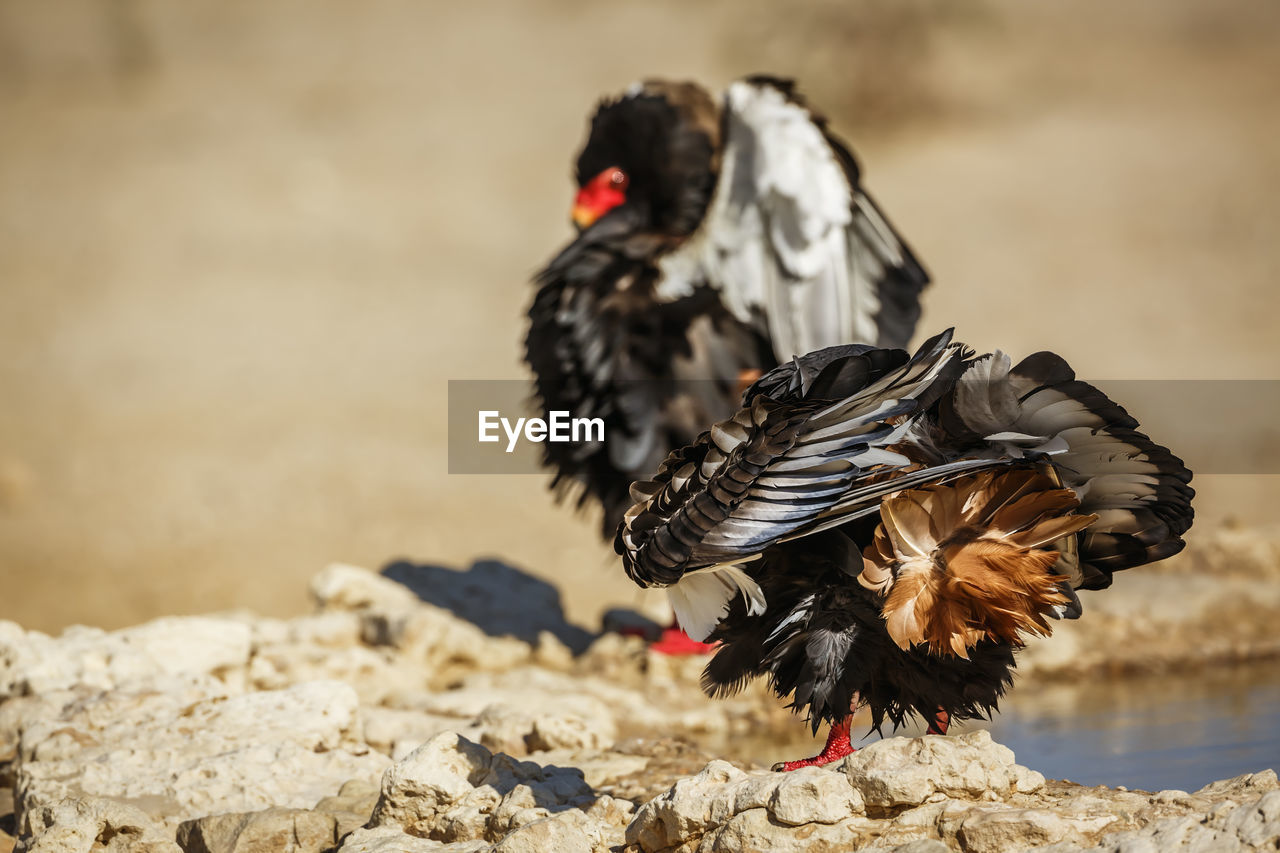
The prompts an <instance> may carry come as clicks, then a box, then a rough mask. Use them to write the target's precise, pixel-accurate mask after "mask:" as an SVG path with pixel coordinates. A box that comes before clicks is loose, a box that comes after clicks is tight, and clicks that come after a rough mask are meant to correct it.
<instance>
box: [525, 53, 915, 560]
mask: <svg viewBox="0 0 1280 853" xmlns="http://www.w3.org/2000/svg"><path fill="white" fill-rule="evenodd" d="M574 177H575V181H576V185H577V192H576V196H575V199H574V203H573V208H572V219H573V222H574V224H575V225H576V226H577V228H578V233H577V236H576V237H575V238H574V239H573V240H572V242H570V243H569V244H568V245H567V246H565V247H564V248H563V249H562V250H561V251H560V252H558V253H557V254H556V255H555V256H554V257H553V258H552V260H551V261H550V262H549V263H547V264H546V266H545V267H544V268H543V269H542V270H541V271H540V272H538V273H537V274H536V276H535V279H534V280H535V284H536V293H535V295H534V298H533V302H532V304H531V306H530V308H529V326H528V332H527V335H526V338H525V360H526V362H527V364H528V366H529V367H530V369H531V371H532V374H533V379H534V385H533V388H534V398H535V400H534V402H535V404H536V406H537V407H538V408H539V409H541V410H542V411H543V412H544V413H550V412H553V411H567V412H571V413H572V414H573V416H575V417H586V418H600V419H602V421H603V425H604V433H605V435H606V436H607V438H608V440H607V441H599V440H591V441H588V440H585V439H584V440H583V441H580V442H565V443H558V442H557V443H552V442H547V443H545V444H544V445H543V450H542V452H543V459H542V461H543V464H544V465H545V466H546V467H548V468H550V469H551V470H552V471H553V479H552V486H551V487H552V490H553V492H554V493H555V495H556V496H557V498H558V499H570V500H575V499H576V503H577V505H578V506H579V507H580V508H581V507H583V506H585V505H587V504H590V503H595V504H598V505H599V506H600V507H602V509H603V513H602V522H601V533H602V535H603V537H604V538H605V539H606V540H611V539H612V537H613V535H614V532H615V531H616V529H617V527H618V524H619V523H620V521H621V520H622V515H623V513H624V512H625V511H626V509H627V508H628V507H629V506H630V505H631V501H630V498H629V495H628V487H629V486H630V484H631V482H632V481H634V480H636V479H638V478H640V477H643V476H647V475H648V473H649V472H651V471H652V470H653V469H654V468H655V467H656V466H657V465H658V463H659V462H661V461H662V459H663V458H664V457H666V455H667V454H668V453H669V452H670V451H671V450H673V449H675V448H677V447H681V446H684V445H686V444H688V443H689V442H691V441H693V440H694V439H695V438H696V437H697V435H698V433H699V432H700V431H701V430H702V429H703V428H704V427H705V425H706V424H708V423H712V422H715V421H718V420H721V419H723V418H726V417H728V416H729V415H731V414H732V413H733V412H734V411H735V410H736V409H737V408H738V405H739V403H740V398H741V392H742V390H743V388H744V387H745V386H746V385H747V384H749V383H750V381H752V380H754V379H755V378H757V377H758V376H760V375H761V374H762V373H764V372H765V371H768V370H770V369H772V368H774V367H776V366H777V365H779V364H783V363H786V362H788V361H789V360H790V359H791V358H792V357H793V356H796V355H799V354H802V353H805V352H809V351H811V350H815V349H820V348H822V347H826V346H831V345H837V344H847V343H857V342H861V343H867V344H875V345H879V346H890V347H900V346H905V345H906V344H907V343H908V341H909V339H910V338H911V335H912V333H913V331H914V329H915V325H916V322H917V319H918V318H919V315H920V294H921V291H922V290H923V289H924V287H925V285H926V284H927V282H928V280H929V279H928V275H927V274H926V272H925V270H924V268H923V267H922V266H921V264H920V263H919V262H918V261H917V260H916V258H915V255H914V254H913V253H912V251H911V249H910V248H909V247H908V246H907V244H906V243H905V242H904V241H903V239H902V238H901V237H900V236H899V235H898V233H897V231H896V230H895V229H894V227H893V226H892V225H891V224H890V223H889V221H888V219H887V218H886V217H885V215H884V214H883V213H882V212H881V210H880V208H879V207H878V206H877V204H876V203H875V201H874V200H873V199H872V198H871V196H870V195H869V194H868V193H867V191H866V190H865V189H864V188H863V185H862V180H861V172H860V169H859V166H858V163H857V161H856V160H855V158H854V156H853V154H852V152H851V151H850V149H849V147H848V146H847V145H846V144H845V143H844V142H843V141H841V140H840V139H839V138H838V137H837V136H836V135H835V134H834V133H833V132H832V131H831V130H830V129H829V127H828V124H827V120H826V118H825V117H824V116H823V115H822V114H821V113H820V112H818V111H817V110H815V109H814V108H813V107H811V106H810V105H809V104H808V102H807V101H806V100H805V99H804V97H803V96H802V95H801V94H800V93H799V92H798V91H797V89H796V87H795V84H794V83H793V82H792V81H790V80H785V79H781V78H777V77H771V76H766V75H757V76H753V77H747V78H744V79H741V80H738V81H735V82H733V83H732V84H730V85H729V87H728V88H727V90H726V91H725V93H724V94H723V96H721V97H719V98H715V97H713V96H712V95H711V94H710V93H709V92H708V91H707V90H706V89H704V88H703V87H701V86H700V85H698V84H696V83H693V82H680V81H665V80H648V81H645V82H641V83H637V84H635V85H633V86H632V87H631V88H629V89H628V90H626V91H625V92H624V93H622V94H621V95H620V96H617V97H609V98H606V99H604V100H603V101H602V102H601V103H600V104H599V106H598V108H597V109H596V111H595V113H594V115H593V117H592V118H591V120H590V127H589V132H588V135H587V139H586V142H585V144H584V145H583V147H582V149H581V151H580V153H579V154H578V157H577V160H576V164H575V168H574ZM593 438H595V437H594V436H593Z"/></svg>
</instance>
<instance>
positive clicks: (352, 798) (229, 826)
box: [178, 779, 378, 853]
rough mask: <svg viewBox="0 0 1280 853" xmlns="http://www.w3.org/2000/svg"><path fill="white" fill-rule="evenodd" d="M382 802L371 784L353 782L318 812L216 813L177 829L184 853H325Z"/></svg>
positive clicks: (273, 810)
mask: <svg viewBox="0 0 1280 853" xmlns="http://www.w3.org/2000/svg"><path fill="white" fill-rule="evenodd" d="M377 799H378V788H377V786H376V785H374V784H373V783H371V782H368V781H366V780H362V779H353V780H352V781H350V782H348V783H347V784H346V785H343V786H342V790H341V791H339V792H338V793H337V794H336V795H334V796H332V797H326V798H324V799H323V800H321V801H320V802H319V803H317V804H316V806H315V808H314V809H288V808H278V807H277V808H270V809H264V810H263V811H258V812H247V813H240V814H217V815H210V816H209V817H203V818H200V819H198V820H191V821H187V822H185V823H183V824H181V825H180V826H179V827H178V844H179V845H180V846H181V847H182V849H183V851H184V853H321V851H325V850H329V849H331V848H333V846H334V845H335V843H337V842H338V841H339V840H340V839H341V838H343V836H345V835H347V834H348V833H350V832H352V831H354V830H356V829H359V828H360V827H361V826H363V825H364V824H365V822H366V821H368V819H369V814H370V812H372V811H373V806H374V804H375V803H376V802H377Z"/></svg>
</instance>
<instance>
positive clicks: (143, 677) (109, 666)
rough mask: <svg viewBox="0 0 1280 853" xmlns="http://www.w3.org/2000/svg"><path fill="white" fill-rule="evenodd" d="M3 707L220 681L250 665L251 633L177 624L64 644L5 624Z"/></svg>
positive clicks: (79, 635) (226, 624)
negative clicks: (58, 695)
mask: <svg viewBox="0 0 1280 853" xmlns="http://www.w3.org/2000/svg"><path fill="white" fill-rule="evenodd" d="M0 625H2V626H3V627H0V700H3V699H5V698H8V697H11V696H31V695H40V694H43V693H49V692H53V691H57V690H68V689H72V688H76V687H89V688H93V689H96V690H113V689H115V688H118V687H130V688H134V689H143V688H146V687H152V686H155V685H157V684H162V683H166V682H168V681H170V680H173V679H179V680H183V679H191V678H194V677H210V678H214V679H223V680H225V679H226V678H227V677H229V676H230V675H231V673H233V672H234V671H236V670H243V668H244V667H245V666H246V665H247V664H248V662H249V653H250V648H251V644H250V635H251V632H250V629H249V627H248V626H247V625H244V624H242V623H241V622H238V621H235V620H232V619H219V618H211V617H204V616H189V617H172V618H166V619H157V620H155V621H153V622H147V623H146V624H143V625H139V626H137V627H135V628H127V629H125V630H123V631H111V632H107V631H103V630H101V629H98V628H86V627H83V626H75V627H72V628H68V629H67V630H66V631H64V632H63V633H62V635H61V636H59V637H56V638H55V637H50V636H48V635H46V634H41V633H40V632H39V631H23V630H22V629H21V628H19V627H18V626H16V625H14V624H13V623H12V622H7V623H0Z"/></svg>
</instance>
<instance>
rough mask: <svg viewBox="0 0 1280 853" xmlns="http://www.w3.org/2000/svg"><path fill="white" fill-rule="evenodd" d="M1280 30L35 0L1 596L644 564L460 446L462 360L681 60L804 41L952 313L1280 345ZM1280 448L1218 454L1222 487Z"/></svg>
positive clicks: (45, 606) (841, 125) (1238, 487)
mask: <svg viewBox="0 0 1280 853" xmlns="http://www.w3.org/2000/svg"><path fill="white" fill-rule="evenodd" d="M1277 45H1280V5H1276V4H1274V3H1272V2H1268V0H1254V1H1253V2H1244V0H1225V2H1224V0H1167V2H1152V1H1151V0H1149V1H1148V2H1133V3H1126V4H1114V3H1109V2H1103V0H1076V1H1075V2H1071V3H1067V2H1045V3H1035V4H1030V3H1019V2H1016V0H984V2H979V3H972V4H964V5H960V6H957V5H955V4H947V3H944V2H943V0H936V2H927V0H901V1H900V0H878V1H877V2H873V0H859V2H839V1H838V0H803V2H799V3H790V4H781V3H779V4H768V3H764V2H758V1H757V0H753V1H752V2H731V0H708V1H707V2H698V3H688V2H650V3H634V2H626V3H588V2H575V0H554V2H543V3H518V2H497V0H479V2H472V3H467V4H445V3H422V2H410V0H400V1H399V2H397V0H365V2H360V3H352V2H337V0H324V2H317V0H310V2H301V0H297V2H263V0H256V2H250V0H232V1H231V2H228V0H187V2H183V3H167V2H163V0H97V2H88V0H59V2H56V3H55V2H47V0H0V618H9V619H14V620H17V621H19V622H21V623H23V624H24V625H26V626H28V627H35V628H42V629H56V628H58V627H61V626H63V625H66V624H69V623H72V622H81V621H83V622H90V623H95V624H100V625H104V626H109V627H114V626H120V625H123V624H127V623H132V622H136V621H138V620H140V619H143V618H146V617H149V616H154V615H158V614H161V613H186V612H203V611H209V610H215V609H221V608H227V607H233V606H249V607H252V608H254V609H256V610H258V611H261V612H265V613H268V614H285V613H293V612H297V611H299V610H301V609H302V608H303V607H304V606H305V602H304V599H303V592H302V590H303V589H304V581H305V579H306V578H308V577H309V576H310V575H312V574H313V573H314V572H315V571H316V570H318V569H319V568H321V567H322V566H323V565H325V564H326V563H328V562H330V561H334V560H342V561H348V562H353V563H357V564H362V565H365V566H369V567H378V566H381V565H383V564H385V563H387V562H388V561H390V560H392V559H395V558H400V557H405V558H409V559H412V560H416V561H421V562H432V563H441V564H445V565H454V566H459V567H461V566H465V565H468V564H470V563H471V562H472V561H473V560H475V559H476V558H479V557H497V558H499V559H502V560H504V561H506V562H508V563H511V564H513V565H516V566H519V567H522V568H525V569H527V570H529V571H531V572H534V573H536V574H539V575H541V576H543V577H546V578H548V579H552V580H554V581H556V582H558V583H560V584H561V585H562V588H563V590H564V594H565V599H566V604H567V606H568V609H569V613H570V615H571V616H572V617H574V618H576V619H578V620H579V621H581V622H583V623H585V624H588V625H594V623H595V622H596V620H597V618H598V613H599V609H600V607H601V606H602V605H603V604H604V603H606V602H617V603H623V604H628V603H634V601H635V594H634V592H633V590H632V589H631V588H630V586H629V585H628V584H627V582H626V581H625V578H623V577H622V575H621V573H620V572H618V571H617V570H616V566H615V564H614V563H613V557H612V554H611V552H610V551H609V550H607V549H606V548H605V547H604V546H603V545H601V544H598V543H597V542H596V540H595V521H594V519H590V518H581V517H575V516H574V515H573V514H572V513H571V512H569V511H568V510H567V509H565V508H557V507H555V506H553V505H552V504H551V502H550V501H549V499H548V497H547V494H546V493H545V491H544V487H545V481H544V480H543V478H541V477H531V476H525V477H516V476H512V477H494V476H490V477H464V476H456V475H455V476H449V475H448V474H447V473H446V469H447V460H446V453H445V450H446V448H445V423H446V413H445V389H446V381H447V380H448V379H459V378H514V377H519V376H521V375H523V370H522V368H521V367H520V365H519V352H520V344H519V341H520V338H521V336H522V334H523V326H524V323H523V314H524V310H525V308H526V306H527V303H528V301H529V299H530V297H531V294H532V291H531V288H530V286H529V285H528V283H527V282H528V278H529V276H530V274H531V273H532V272H533V271H534V270H535V269H536V268H537V267H538V266H539V265H540V264H541V263H542V262H543V261H545V260H546V258H547V257H548V256H549V255H550V254H551V253H552V252H553V251H554V250H555V249H556V248H557V247H558V246H559V245H560V244H561V243H562V242H563V241H564V240H566V239H567V238H568V237H569V236H570V234H571V229H570V226H569V224H568V207H569V201H570V198H571V194H572V189H571V186H570V182H569V178H568V175H569V164H570V162H571V157H572V156H573V154H574V153H575V152H576V148H577V146H578V145H579V143H580V139H581V135H582V132H583V130H584V127H585V121H586V117H587V114H588V112H589V111H590V109H591V107H592V105H593V103H594V101H595V99H596V98H597V97H599V96H600V95H601V94H603V93H606V92H612V91H615V90H618V89H620V88H621V87H624V86H625V85H627V84H628V83H630V82H631V81H633V80H635V79H637V78H640V77H643V76H648V75H664V76H672V77H693V78H696V79H699V80H701V81H703V82H704V83H706V84H709V85H711V86H714V87H717V88H718V87H720V86H722V85H723V84H724V83H726V82H728V81H729V80H730V79H732V78H733V77H735V76H738V75H740V74H743V73H747V72H751V71H758V70H767V71H772V72H775V73H780V74H791V75H795V76H797V77H798V78H799V79H800V81H801V83H802V85H803V86H804V88H805V89H806V90H807V91H808V92H809V93H810V94H811V96H812V98H813V100H814V102H815V103H816V104H817V105H819V106H821V107H822V108H824V109H825V110H827V111H828V112H829V113H831V114H832V117H833V120H834V123H835V126H836V127H837V128H838V129H839V130H840V131H841V132H842V133H843V135H845V136H846V137H847V138H849V139H850V140H851V141H852V142H853V144H854V146H855V148H856V149H857V151H858V153H859V154H860V156H861V159H862V160H863V164H864V167H865V172H866V175H867V183H868V186H869V187H870V189H871V191H872V192H873V193H874V194H875V195H876V196H877V198H878V199H879V200H880V201H881V203H882V204H883V206H884V207H885V209H886V210H887V211H888V212H889V214H890V216H891V217H892V218H893V219H894V221H895V222H896V223H897V225H898V226H899V227H900V228H901V230H902V231H903V233H904V234H906V235H907V236H908V238H909V239H910V240H911V242H912V243H913V245H914V246H915V248H916V250H917V252H918V254H919V255H920V257H921V258H922V259H923V260H924V261H925V263H926V265H927V266H928V267H929V268H930V270H931V272H932V273H933V275H934V278H935V282H936V284H935V286H934V287H933V288H932V289H931V290H930V292H929V293H928V302H927V311H926V317H925V323H924V326H923V330H924V331H934V330H935V329H936V328H938V327H941V326H942V325H955V326H957V327H958V330H959V335H960V337H961V338H962V339H964V340H966V341H968V342H970V343H973V344H975V345H977V346H980V347H994V346H1000V347H1003V348H1005V349H1007V350H1009V351H1011V352H1012V353H1014V354H1025V353H1027V352H1029V351H1031V350H1034V349H1041V348H1051V349H1054V350H1057V351H1058V352H1060V353H1062V354H1063V355H1065V356H1066V357H1067V358H1068V359H1069V360H1070V361H1071V362H1072V363H1073V364H1074V365H1075V366H1076V368H1077V370H1078V372H1079V373H1080V374H1081V375H1082V376H1086V377H1091V378H1100V379H1101V378H1113V379H1151V378H1196V379H1213V378H1280V369H1277V356H1278V355H1280V342H1277V339H1276V338H1277V332H1278V331H1280V324H1278V323H1277V320H1276V314H1275V311H1276V309H1277V306H1278V304H1280V300H1277V298H1276V296H1275V295H1274V293H1275V288H1276V285H1277V283H1278V282H1280V243H1278V242H1277V239H1276V235H1277V234H1278V233H1280V199H1278V198H1277V190H1280V145H1278V144H1277V139H1278V138H1280V109H1278V107H1277V105H1280V49H1277ZM1136 414H1138V415H1139V416H1140V417H1141V415H1142V412H1141V411H1140V410H1139V411H1137V412H1136ZM1223 419H1224V421H1226V422H1229V420H1230V413H1223ZM1150 426H1151V429H1152V431H1153V432H1154V433H1155V434H1156V435H1157V436H1159V435H1160V432H1159V424H1154V423H1153V424H1150ZM1227 440H1230V436H1229V432H1228V438H1227ZM1176 449H1177V448H1175V450H1176ZM1278 479H1280V478H1276V477H1261V476H1203V477H1198V478H1197V484H1196V485H1197V487H1198V488H1199V489H1200V492H1201V495H1202V499H1201V501H1200V502H1199V509H1200V513H1201V519H1202V521H1201V522H1200V523H1201V524H1202V525H1205V524H1213V523H1221V522H1222V521H1223V520H1224V519H1227V518H1236V519H1239V520H1241V521H1243V522H1245V523H1251V524H1254V523H1257V524H1262V523H1267V522H1269V521H1270V520H1271V519H1272V517H1273V514H1274V507H1275V506H1276V503H1275V501H1276V499H1277V497H1280V484H1277V480H1278ZM1193 535H1194V531H1193Z"/></svg>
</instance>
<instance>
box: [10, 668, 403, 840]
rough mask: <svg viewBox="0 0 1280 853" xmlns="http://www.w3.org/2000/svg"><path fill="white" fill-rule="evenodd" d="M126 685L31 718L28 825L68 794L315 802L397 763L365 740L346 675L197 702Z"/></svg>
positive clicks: (154, 800) (171, 822)
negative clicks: (42, 717) (43, 717)
mask: <svg viewBox="0 0 1280 853" xmlns="http://www.w3.org/2000/svg"><path fill="white" fill-rule="evenodd" d="M184 698H185V697H182V696H174V695H167V694H154V693H140V694H134V693H129V692H125V691H115V692H112V693H106V694H102V695H101V696H99V697H96V698H94V699H91V700H86V701H85V702H83V703H79V704H74V705H72V706H70V707H69V708H68V709H66V711H65V712H64V713H63V714H61V715H60V716H59V717H56V718H53V719H48V720H38V721H32V720H29V721H28V722H27V727H26V729H25V731H24V732H23V736H22V741H21V743H20V745H19V750H18V759H17V782H18V784H17V797H16V800H17V811H18V813H19V815H20V825H19V828H20V830H21V831H22V834H23V835H31V836H40V835H41V833H45V832H46V831H47V830H49V828H50V825H49V824H48V823H46V822H45V818H44V817H43V815H46V814H48V813H50V811H49V810H50V809H51V808H53V807H54V806H56V804H58V803H60V802H61V801H63V800H64V799H68V798H69V799H73V800H97V799H102V800H108V801H114V802H126V801H127V802H130V803H134V804H138V805H140V806H141V807H142V808H143V809H144V811H145V813H146V814H147V815H148V817H150V818H151V819H153V820H155V821H157V822H159V823H163V824H165V825H168V826H169V827H170V828H171V829H172V828H174V827H176V825H177V824H178V823H179V822H181V821H184V820H190V819H194V818H199V817H203V816H206V815H210V814H215V813H221V812H251V811H259V810H262V809H266V808H268V807H271V806H283V807H288V808H300V809H308V808H310V807H311V806H313V805H314V804H315V803H316V801H318V800H320V799H321V798H323V797H326V796H329V795H332V794H334V793H335V792H337V791H338V789H339V788H340V787H341V785H342V784H343V783H344V782H345V781H347V780H348V779H352V778H365V779H373V778H376V777H377V776H378V774H380V773H381V772H382V770H383V769H384V768H385V767H386V766H387V764H388V763H389V762H388V760H387V758H386V757H385V756H383V755H380V754H378V753H375V752H373V751H371V750H370V749H369V748H368V747H367V746H365V745H364V744H363V743H362V742H360V741H359V740H357V737H356V736H357V734H358V732H359V718H358V713H357V700H356V695H355V692H354V691H353V690H352V689H351V688H350V687H348V686H346V685H345V684H341V683H337V682H313V683H310V684H303V685H299V686H297V687H293V688H290V689H288V690H280V691H267V692H260V693H249V694H245V695H242V696H233V697H229V698H223V697H216V698H213V699H204V700H201V701H196V702H191V703H188V702H185V701H182V700H183V699H184Z"/></svg>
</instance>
